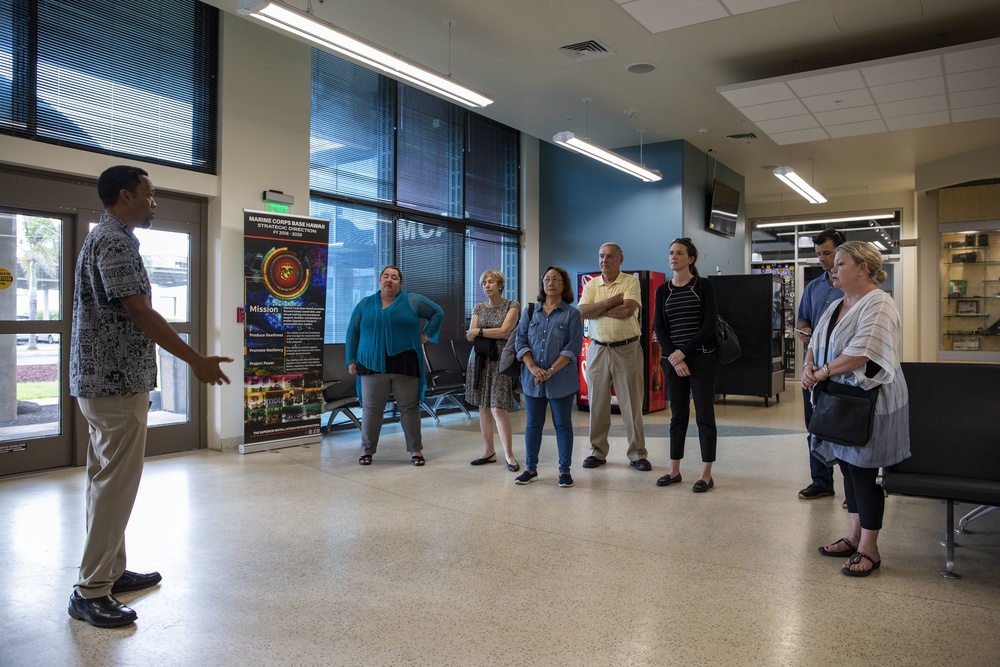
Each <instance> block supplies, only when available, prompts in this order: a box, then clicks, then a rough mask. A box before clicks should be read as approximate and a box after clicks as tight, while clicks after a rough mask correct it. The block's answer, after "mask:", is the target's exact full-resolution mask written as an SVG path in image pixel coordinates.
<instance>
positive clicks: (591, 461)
mask: <svg viewBox="0 0 1000 667" xmlns="http://www.w3.org/2000/svg"><path fill="white" fill-rule="evenodd" d="M607 462H608V460H607V459H599V458H597V457H596V456H588V457H587V458H585V459H584V460H583V467H584V468H596V467H598V466H602V465H604V464H605V463H607Z"/></svg>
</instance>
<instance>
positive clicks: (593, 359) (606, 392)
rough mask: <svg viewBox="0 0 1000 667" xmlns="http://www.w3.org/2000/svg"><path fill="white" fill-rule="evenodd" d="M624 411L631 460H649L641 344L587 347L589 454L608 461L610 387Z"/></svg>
mask: <svg viewBox="0 0 1000 667" xmlns="http://www.w3.org/2000/svg"><path fill="white" fill-rule="evenodd" d="M612 384H614V386H615V395H616V396H617V397H618V405H619V407H620V408H621V413H622V421H623V422H625V435H626V436H628V458H629V460H630V461H636V460H638V459H644V458H646V434H645V431H644V430H643V427H642V400H643V397H644V395H645V386H644V385H645V373H643V361H642V345H640V344H639V341H635V342H633V343H629V344H628V345H622V346H619V347H609V346H607V345H597V344H596V343H594V344H592V345H590V347H588V348H587V391H588V392H589V396H588V399H589V400H588V402H589V404H590V455H591V456H596V457H597V458H599V459H607V458H608V450H609V449H610V445H609V444H608V432H609V431H610V430H611V385H612Z"/></svg>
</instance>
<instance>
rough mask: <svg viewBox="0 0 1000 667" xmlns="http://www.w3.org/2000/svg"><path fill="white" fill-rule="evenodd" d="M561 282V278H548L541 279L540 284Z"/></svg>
mask: <svg viewBox="0 0 1000 667" xmlns="http://www.w3.org/2000/svg"><path fill="white" fill-rule="evenodd" d="M562 281H563V279H562V276H549V277H545V278H542V282H543V283H545V284H546V285H548V284H551V283H561V282H562Z"/></svg>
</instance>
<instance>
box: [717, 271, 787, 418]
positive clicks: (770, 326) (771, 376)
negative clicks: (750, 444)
mask: <svg viewBox="0 0 1000 667" xmlns="http://www.w3.org/2000/svg"><path fill="white" fill-rule="evenodd" d="M708 279H709V280H711V281H712V285H713V286H714V287H715V299H716V301H717V302H718V304H719V315H721V316H722V318H723V319H725V320H726V321H727V322H729V324H730V325H731V326H732V327H733V330H734V331H735V332H736V337H737V338H739V341H740V349H741V350H742V354H741V355H740V358H739V359H737V360H736V361H734V362H733V363H731V364H723V365H720V366H719V381H718V383H717V384H716V385H715V393H716V394H722V395H724V396H725V395H726V394H738V395H741V396H762V397H763V398H764V405H765V406H766V405H768V402H769V400H770V398H771V397H772V396H774V397H775V399H776V400H780V396H779V394H781V392H783V391H784V390H785V368H784V295H785V285H784V281H783V280H782V278H781V277H780V276H776V275H771V274H763V275H753V276H709V277H708Z"/></svg>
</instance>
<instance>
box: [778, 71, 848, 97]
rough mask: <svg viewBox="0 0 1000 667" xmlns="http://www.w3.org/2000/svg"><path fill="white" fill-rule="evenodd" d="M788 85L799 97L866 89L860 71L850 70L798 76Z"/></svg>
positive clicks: (792, 78)
mask: <svg viewBox="0 0 1000 667" xmlns="http://www.w3.org/2000/svg"><path fill="white" fill-rule="evenodd" d="M788 85H789V86H791V88H792V90H794V91H795V94H796V95H798V96H799V97H814V96H816V95H825V94H828V93H837V92H840V91H844V90H857V89H859V88H864V87H865V82H864V79H862V78H861V74H860V72H858V70H856V69H849V70H844V71H840V72H830V73H827V74H813V75H797V76H794V77H790V78H789V79H788Z"/></svg>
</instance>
